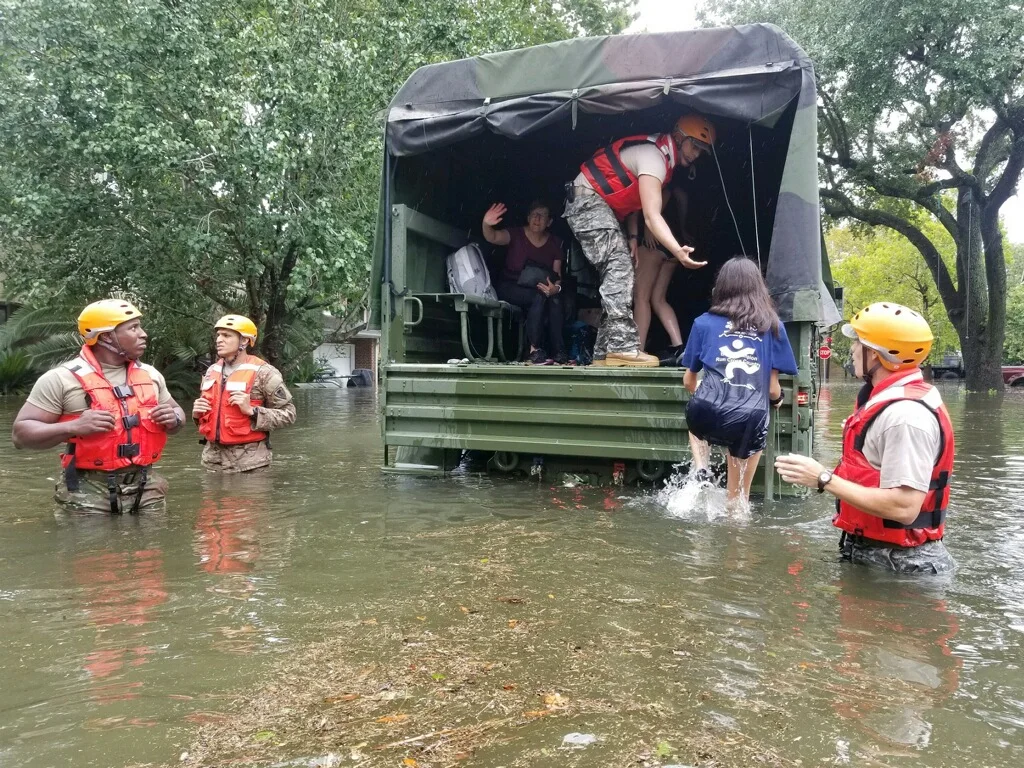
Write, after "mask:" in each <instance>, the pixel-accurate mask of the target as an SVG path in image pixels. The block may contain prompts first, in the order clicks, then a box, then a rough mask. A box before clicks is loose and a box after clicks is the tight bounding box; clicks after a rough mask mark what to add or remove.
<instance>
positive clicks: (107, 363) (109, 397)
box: [12, 299, 185, 514]
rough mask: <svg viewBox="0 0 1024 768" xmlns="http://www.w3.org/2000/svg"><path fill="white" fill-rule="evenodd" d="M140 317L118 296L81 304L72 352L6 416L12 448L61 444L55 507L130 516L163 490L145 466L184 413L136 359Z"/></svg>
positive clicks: (142, 342) (141, 342)
mask: <svg viewBox="0 0 1024 768" xmlns="http://www.w3.org/2000/svg"><path fill="white" fill-rule="evenodd" d="M141 318H142V313H141V312H140V311H139V310H138V309H137V308H136V307H135V306H134V305H133V304H131V303H130V302H128V301H124V300H122V299H104V300H102V301H96V302H93V303H92V304H90V305H89V306H87V307H86V308H85V309H83V310H82V313H81V314H80V315H79V316H78V331H79V333H80V334H81V336H82V339H83V340H84V344H83V345H82V348H81V350H80V351H79V353H78V356H77V357H75V358H74V359H73V360H70V361H69V362H67V363H64V364H63V365H60V366H58V367H56V368H53V369H52V370H49V371H47V372H46V373H44V374H43V375H42V376H40V377H39V380H38V381H36V383H35V385H34V386H33V387H32V391H31V393H29V396H28V400H27V402H26V403H25V405H24V406H22V408H21V410H20V411H19V412H18V416H17V417H16V418H15V420H14V429H13V430H12V439H13V441H14V445H15V446H16V447H18V448H37V449H44V448H52V447H54V446H56V445H60V444H61V443H65V444H66V448H65V451H64V453H63V454H62V455H61V464H62V472H61V474H60V480H59V481H58V483H57V491H56V498H57V501H59V502H61V503H62V504H65V505H68V506H70V507H74V508H78V509H82V510H86V511H97V512H110V513H113V514H120V513H122V512H130V513H136V512H138V511H139V510H140V509H145V508H147V507H153V506H156V505H159V504H162V503H163V501H164V498H165V496H166V494H167V482H166V481H165V480H164V479H163V478H161V477H159V476H158V475H156V474H155V473H154V472H153V471H152V470H151V467H152V466H153V464H155V463H156V462H157V461H158V460H159V459H160V456H161V454H162V452H163V448H164V444H165V442H166V441H167V434H168V433H174V432H177V431H178V429H179V428H180V427H181V424H182V422H183V421H184V420H185V414H184V411H182V409H181V407H180V406H179V405H178V404H177V403H176V402H175V401H174V398H172V397H171V395H170V393H169V392H168V391H167V384H166V382H165V381H164V377H163V376H162V375H161V374H160V373H159V372H158V371H157V370H156V369H155V368H153V366H151V365H146V364H145V363H141V362H139V358H140V357H141V356H142V354H143V353H144V352H145V351H146V339H147V336H146V332H145V331H144V330H143V329H142V320H141Z"/></svg>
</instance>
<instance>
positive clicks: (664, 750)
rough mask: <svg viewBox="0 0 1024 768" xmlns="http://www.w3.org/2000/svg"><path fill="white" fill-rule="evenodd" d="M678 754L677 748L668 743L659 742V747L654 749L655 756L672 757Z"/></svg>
mask: <svg viewBox="0 0 1024 768" xmlns="http://www.w3.org/2000/svg"><path fill="white" fill-rule="evenodd" d="M675 753H676V748H675V747H673V746H672V745H671V744H669V743H668V742H667V741H659V742H658V746H656V747H655V748H654V754H655V755H657V756H658V757H671V756H672V755H674V754H675Z"/></svg>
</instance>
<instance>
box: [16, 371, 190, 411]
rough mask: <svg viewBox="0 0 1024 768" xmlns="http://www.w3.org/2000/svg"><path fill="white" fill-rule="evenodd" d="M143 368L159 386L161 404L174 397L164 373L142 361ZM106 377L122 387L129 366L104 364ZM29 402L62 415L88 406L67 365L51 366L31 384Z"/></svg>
mask: <svg viewBox="0 0 1024 768" xmlns="http://www.w3.org/2000/svg"><path fill="white" fill-rule="evenodd" d="M142 367H143V368H145V369H146V371H147V373H149V375H150V378H152V379H153V383H154V384H155V385H156V389H157V398H158V401H159V402H161V403H167V402H170V400H171V393H170V392H168V391H167V382H166V381H164V376H163V374H162V373H160V372H159V371H158V370H157V369H156V368H154V367H153V366H151V365H146V364H145V363H143V364H142ZM101 368H102V369H103V376H104V378H105V379H106V380H107V381H109V382H110V384H111V385H112V386H115V387H117V386H120V385H121V384H124V383H125V382H126V381H127V380H128V366H126V365H115V366H108V365H102V366H101ZM28 402H29V403H31V404H32V405H34V406H35V407H36V408H41V409H42V410H44V411H46V412H47V413H55V414H57V415H58V416H62V415H64V414H66V413H81V412H82V411H84V410H85V409H86V407H87V406H86V402H85V390H84V389H82V385H81V384H80V383H79V381H78V379H76V378H75V374H73V373H72V372H71V371H69V370H68V369H67V368H65V367H64V366H62V365H61V366H58V367H57V368H51V369H50V370H49V371H47V372H46V373H44V374H43V375H42V376H40V377H39V379H38V380H37V381H36V383H35V384H34V385H33V387H32V391H31V392H30V393H29V396H28Z"/></svg>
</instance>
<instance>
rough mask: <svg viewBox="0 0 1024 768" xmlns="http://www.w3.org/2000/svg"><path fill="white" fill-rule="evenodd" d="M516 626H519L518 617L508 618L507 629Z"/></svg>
mask: <svg viewBox="0 0 1024 768" xmlns="http://www.w3.org/2000/svg"><path fill="white" fill-rule="evenodd" d="M517 626H519V620H518V619H509V620H508V628H509V629H515V628H516V627H517Z"/></svg>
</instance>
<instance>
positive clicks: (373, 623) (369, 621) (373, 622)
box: [359, 619, 377, 626]
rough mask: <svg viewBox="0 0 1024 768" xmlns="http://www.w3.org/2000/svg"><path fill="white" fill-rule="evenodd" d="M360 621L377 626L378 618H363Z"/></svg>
mask: <svg viewBox="0 0 1024 768" xmlns="http://www.w3.org/2000/svg"><path fill="white" fill-rule="evenodd" d="M359 623H360V624H369V625H371V626H377V620H376V619H363V620H362V621H361V622H359Z"/></svg>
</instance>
